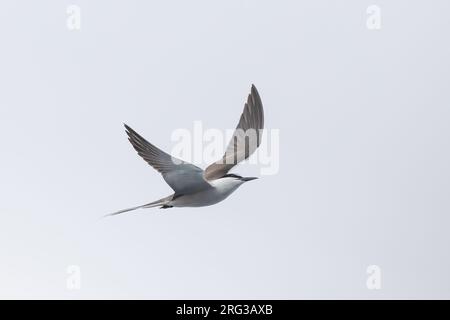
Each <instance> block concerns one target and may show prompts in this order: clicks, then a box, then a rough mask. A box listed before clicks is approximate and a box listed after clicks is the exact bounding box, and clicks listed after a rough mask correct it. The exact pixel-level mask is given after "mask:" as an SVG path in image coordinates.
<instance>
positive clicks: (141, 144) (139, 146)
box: [125, 124, 211, 194]
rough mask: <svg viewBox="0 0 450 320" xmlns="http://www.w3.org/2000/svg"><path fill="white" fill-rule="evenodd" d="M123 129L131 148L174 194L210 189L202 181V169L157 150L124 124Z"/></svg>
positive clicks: (206, 183)
mask: <svg viewBox="0 0 450 320" xmlns="http://www.w3.org/2000/svg"><path fill="white" fill-rule="evenodd" d="M125 129H126V132H127V135H128V140H129V141H130V142H131V144H132V145H133V148H134V149H135V150H136V151H137V153H138V154H139V155H140V156H141V157H142V158H143V159H144V160H145V161H146V162H147V163H148V164H149V165H151V166H152V167H153V168H155V169H156V170H157V171H158V172H160V173H161V174H162V176H163V178H164V180H165V181H166V182H167V184H168V185H169V186H170V187H171V188H172V189H173V190H174V191H175V194H188V193H193V192H197V191H200V190H204V189H207V188H210V187H211V185H210V184H209V183H208V182H207V181H206V180H205V179H204V177H203V170H202V169H200V168H199V167H197V166H194V165H193V164H191V163H188V162H185V161H182V160H180V159H177V158H174V157H172V156H171V155H169V154H167V153H165V152H164V151H162V150H160V149H158V148H157V147H155V146H154V145H153V144H151V143H150V142H148V141H147V140H145V139H144V138H143V137H142V136H140V135H139V134H138V133H137V132H136V131H134V130H133V129H132V128H130V127H129V126H128V125H126V124H125Z"/></svg>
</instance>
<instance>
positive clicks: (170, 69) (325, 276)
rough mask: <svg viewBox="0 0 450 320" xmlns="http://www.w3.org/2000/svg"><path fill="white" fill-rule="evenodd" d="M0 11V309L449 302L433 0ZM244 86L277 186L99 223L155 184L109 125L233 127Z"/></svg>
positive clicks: (439, 54)
mask: <svg viewBox="0 0 450 320" xmlns="http://www.w3.org/2000/svg"><path fill="white" fill-rule="evenodd" d="M70 4H76V5H78V6H80V8H81V30H79V31H70V30H68V29H67V27H66V19H67V14H66V8H67V6H68V5H70ZM373 4H376V5H378V6H379V7H380V8H381V29H380V30H369V29H368V28H367V27H366V19H367V17H368V16H367V14H366V9H367V7H368V6H369V5H373ZM0 8H1V10H0V41H1V50H0V58H1V59H0V88H1V90H0V119H1V125H0V146H1V157H0V164H1V166H0V197H1V198H0V199H1V201H0V259H1V260H0V297H1V298H62V299H70V298H74V299H79V298H138V299H141V298H192V299H196V298H210V299H215V298H236V299H238V298H289V299H299V298H369V299H380V298H450V272H449V270H450V250H449V243H450V234H449V226H450V218H449V213H450V197H449V192H450V167H449V163H450V151H449V138H450V128H449V122H450V121H449V120H450V90H449V82H450V62H449V57H450V46H449V41H448V39H449V38H450V34H449V33H450V19H449V17H448V16H449V12H450V3H449V2H448V1H446V0H441V1H439V0H436V1H425V0H421V1H406V0H405V1H400V0H395V1H393V0H389V1H387V0H385V1H360V0H358V1H357V0H354V1H333V0H328V1H324V0H314V1H256V0H246V1H243V0H241V1H238V0H232V1H229V0H228V1H207V0H203V1H198V0H193V1H181V0H180V1H153V2H150V1H137V0H136V1H130V0H127V1H125V0H123V1H106V0H101V1H100V0H97V1H87V0H83V1H82V0H74V1H56V0H55V1H50V0H45V1H31V0H29V1H20V0H19V1H12V0H8V1H2V2H1V4H0ZM252 83H254V84H255V85H256V86H257V88H258V89H259V92H260V94H261V97H262V99H263V103H264V107H265V116H266V127H267V128H274V129H279V130H280V143H281V145H280V170H279V173H278V174H277V175H272V176H264V177H262V178H261V179H259V180H257V181H253V182H251V183H248V184H247V185H244V186H243V187H241V188H240V189H239V190H238V192H236V193H235V194H233V195H232V196H230V198H228V199H227V200H226V201H224V202H222V203H220V204H218V205H216V206H212V207H206V208H186V209H170V210H157V209H153V210H147V211H139V212H136V213H130V214H127V215H122V216H117V217H114V218H109V219H100V217H101V216H102V215H104V214H106V213H109V212H112V211H115V210H118V209H122V208H124V207H128V206H133V205H138V204H143V203H146V202H149V201H152V200H155V199H158V198H160V197H163V196H166V195H168V194H170V193H171V189H170V188H169V187H168V186H167V185H166V184H165V182H164V181H163V179H162V178H161V177H160V175H159V174H158V173H157V172H156V171H154V170H153V169H152V168H150V167H149V166H147V164H146V163H145V162H144V161H143V160H142V159H140V158H139V157H138V156H137V154H136V153H135V152H134V150H132V148H131V146H130V145H129V143H128V141H127V139H126V136H125V133H124V130H123V127H122V123H123V122H126V123H128V124H130V125H131V126H132V127H133V128H135V129H136V130H137V131H138V132H140V133H141V134H142V135H143V136H145V137H146V138H147V139H148V140H149V141H151V142H153V143H155V144H156V145H158V146H159V147H161V148H163V149H165V150H171V148H172V147H173V142H172V141H171V140H170V137H171V134H172V132H173V130H175V129H178V128H188V129H189V128H192V125H193V122H194V121H196V120H202V121H203V125H204V127H205V128H220V129H230V128H233V127H234V126H235V125H236V123H237V120H238V118H239V115H240V113H241V111H242V108H243V104H244V101H245V99H246V97H247V94H248V92H249V89H250V85H251V84H252ZM199 165H204V164H199ZM257 171H258V166H250V165H247V166H243V167H238V168H236V169H235V170H234V172H237V173H241V174H249V173H250V172H252V173H255V172H257ZM69 265H77V266H79V267H80V268H81V289H80V290H72V291H71V290H68V289H67V287H66V281H67V277H68V274H67V267H68V266H69ZM369 265H378V266H380V268H381V277H382V278H381V284H382V287H381V289H380V290H368V289H367V287H366V279H367V277H368V275H367V273H366V268H367V267H368V266H369Z"/></svg>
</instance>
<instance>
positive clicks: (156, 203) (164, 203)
mask: <svg viewBox="0 0 450 320" xmlns="http://www.w3.org/2000/svg"><path fill="white" fill-rule="evenodd" d="M172 197H173V195H171V196H168V197H165V198H162V199H159V200H156V201H153V202H150V203H147V204H144V205H142V206H137V207H132V208H128V209H123V210H120V211H116V212H113V213H109V214H107V215H105V216H104V217H109V216H115V215H118V214H121V213H125V212H129V211H133V210H136V209H147V208H154V207H158V206H161V207H165V208H167V207H168V203H169V202H170V200H172Z"/></svg>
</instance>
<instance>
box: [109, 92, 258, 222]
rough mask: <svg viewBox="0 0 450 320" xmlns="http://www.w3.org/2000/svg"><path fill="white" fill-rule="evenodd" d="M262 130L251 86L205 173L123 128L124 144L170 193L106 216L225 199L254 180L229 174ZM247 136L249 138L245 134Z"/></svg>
mask: <svg viewBox="0 0 450 320" xmlns="http://www.w3.org/2000/svg"><path fill="white" fill-rule="evenodd" d="M263 128H264V110H263V105H262V102H261V98H260V96H259V93H258V91H257V90H256V87H255V86H254V85H252V87H251V92H250V94H249V95H248V99H247V102H246V103H245V106H244V111H243V112H242V115H241V118H240V120H239V123H238V125H237V127H236V129H235V131H234V133H233V136H232V139H231V141H230V142H229V144H228V146H227V149H226V151H225V154H224V155H223V157H222V158H221V159H220V160H218V161H216V162H214V163H212V164H211V165H209V166H208V167H207V168H206V169H205V170H202V169H201V168H199V167H197V166H195V165H193V164H191V163H189V162H186V161H182V160H180V159H177V158H174V157H172V156H171V155H169V154H167V153H166V152H164V151H162V150H160V149H158V148H157V147H155V146H154V145H153V144H151V143H150V142H148V141H147V140H145V139H144V138H143V137H142V136H140V135H139V134H138V133H137V132H136V131H134V130H133V129H132V128H131V127H129V126H128V125H126V124H125V129H126V133H127V135H128V140H129V141H130V142H131V145H132V146H133V148H134V149H135V150H136V151H137V153H138V154H139V155H140V156H141V157H142V158H143V159H144V160H145V161H146V162H147V163H148V164H149V165H150V166H152V167H153V168H154V169H156V170H157V171H158V172H159V173H161V175H162V177H163V178H164V180H165V181H166V183H167V184H168V185H169V186H170V187H171V188H172V189H173V191H174V193H173V194H172V195H169V196H167V197H165V198H162V199H159V200H157V201H154V202H150V203H147V204H144V205H141V206H137V207H132V208H128V209H124V210H120V211H117V212H114V213H111V214H109V215H117V214H120V213H124V212H128V211H132V210H136V209H146V208H153V207H160V208H161V209H167V208H172V207H203V206H210V205H213V204H216V203H218V202H220V201H222V200H224V199H226V198H227V197H228V196H229V195H230V194H232V193H233V192H234V191H236V190H237V189H238V188H239V187H240V186H241V185H242V184H244V183H245V182H247V181H251V180H254V179H257V178H256V177H241V176H240V175H237V174H233V173H229V171H230V170H231V169H232V168H233V167H234V166H235V165H237V164H238V163H239V162H241V161H243V160H245V159H247V158H248V157H249V156H250V155H251V154H253V153H254V152H255V150H256V149H257V148H258V147H259V145H260V143H261V135H262V130H263ZM249 133H250V134H249Z"/></svg>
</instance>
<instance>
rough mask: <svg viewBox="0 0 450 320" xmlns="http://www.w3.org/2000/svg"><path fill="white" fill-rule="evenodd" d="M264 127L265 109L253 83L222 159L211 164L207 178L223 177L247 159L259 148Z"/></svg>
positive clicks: (206, 173)
mask: <svg viewBox="0 0 450 320" xmlns="http://www.w3.org/2000/svg"><path fill="white" fill-rule="evenodd" d="M263 129H264V110H263V105H262V102H261V98H260V96H259V93H258V90H256V87H255V86H254V85H252V89H251V92H250V94H249V95H248V99H247V103H246V104H245V106H244V111H243V112H242V115H241V118H240V120H239V123H238V125H237V127H236V130H235V131H234V134H233V137H232V139H231V141H230V143H229V144H228V147H227V150H226V151H225V154H224V155H223V157H222V159H221V160H219V161H217V162H215V163H213V164H211V165H209V166H208V167H207V168H206V170H205V179H206V180H214V179H218V178H221V177H223V176H224V175H225V174H227V172H228V171H230V170H231V168H233V167H234V166H235V165H236V164H238V163H239V162H241V161H243V160H245V159H247V158H248V157H250V155H252V154H253V152H255V151H256V149H258V147H259V145H260V143H261V135H262V130H263Z"/></svg>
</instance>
